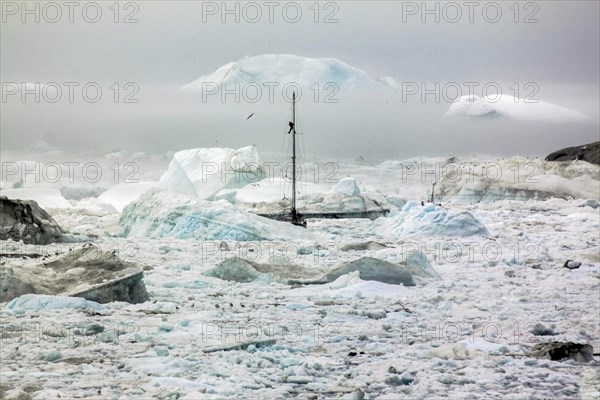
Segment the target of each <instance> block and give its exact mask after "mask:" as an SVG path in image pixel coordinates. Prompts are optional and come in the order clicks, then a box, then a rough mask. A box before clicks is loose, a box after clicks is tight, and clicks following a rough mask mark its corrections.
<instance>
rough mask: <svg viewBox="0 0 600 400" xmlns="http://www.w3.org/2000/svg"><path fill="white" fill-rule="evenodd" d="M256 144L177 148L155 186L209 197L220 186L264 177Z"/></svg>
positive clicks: (219, 189) (234, 184)
mask: <svg viewBox="0 0 600 400" xmlns="http://www.w3.org/2000/svg"><path fill="white" fill-rule="evenodd" d="M264 175H265V173H264V170H263V168H262V165H261V164H260V159H259V157H258V152H257V151H256V147H254V146H247V147H243V148H241V149H238V150H234V149H227V148H218V147H217V148H199V149H189V150H182V151H178V152H177V153H175V154H174V155H173V159H172V160H171V163H170V164H169V169H168V170H167V172H165V173H164V174H163V175H162V176H161V178H160V181H159V184H158V186H159V187H160V188H164V189H173V190H176V191H178V192H181V193H185V194H187V195H189V196H194V197H198V198H201V199H213V198H214V196H215V195H216V194H217V193H218V192H219V191H221V190H223V189H232V188H233V189H235V188H241V187H244V186H246V185H248V184H250V183H256V182H258V181H259V180H261V179H262V178H264Z"/></svg>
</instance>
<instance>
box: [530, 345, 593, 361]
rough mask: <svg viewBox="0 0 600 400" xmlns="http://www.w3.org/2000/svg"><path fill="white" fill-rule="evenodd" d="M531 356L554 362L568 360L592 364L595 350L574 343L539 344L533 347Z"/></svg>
mask: <svg viewBox="0 0 600 400" xmlns="http://www.w3.org/2000/svg"><path fill="white" fill-rule="evenodd" d="M531 355H532V356H534V357H536V358H542V359H546V360H553V361H560V360H564V359H565V358H568V359H572V360H575V361H577V362H590V361H592V360H593V359H594V349H593V348H592V346H590V345H589V344H581V343H573V342H550V343H538V344H536V345H534V346H533V348H532V350H531Z"/></svg>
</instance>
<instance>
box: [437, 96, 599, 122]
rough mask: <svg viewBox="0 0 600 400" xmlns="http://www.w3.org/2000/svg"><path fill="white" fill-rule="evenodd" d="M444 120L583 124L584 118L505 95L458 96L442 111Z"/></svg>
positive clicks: (546, 104) (540, 103)
mask: <svg viewBox="0 0 600 400" xmlns="http://www.w3.org/2000/svg"><path fill="white" fill-rule="evenodd" d="M446 116H448V117H456V116H460V117H473V118H481V117H502V118H510V119H515V120H522V121H552V122H566V121H586V120H590V117H588V116H587V115H585V114H583V113H581V112H579V111H577V110H573V109H570V108H567V107H563V106H559V105H557V104H553V103H548V102H545V101H536V100H534V99H519V98H515V97H513V96H510V95H507V94H501V95H494V96H485V97H479V96H476V95H471V96H469V95H466V96H461V97H459V98H458V99H457V100H456V101H455V102H454V103H452V104H451V105H450V107H449V108H448V111H447V112H446Z"/></svg>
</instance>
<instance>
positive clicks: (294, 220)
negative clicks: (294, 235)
mask: <svg viewBox="0 0 600 400" xmlns="http://www.w3.org/2000/svg"><path fill="white" fill-rule="evenodd" d="M297 222H298V213H297V211H296V92H293V94H292V223H297Z"/></svg>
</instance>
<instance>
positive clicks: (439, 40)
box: [0, 1, 600, 158]
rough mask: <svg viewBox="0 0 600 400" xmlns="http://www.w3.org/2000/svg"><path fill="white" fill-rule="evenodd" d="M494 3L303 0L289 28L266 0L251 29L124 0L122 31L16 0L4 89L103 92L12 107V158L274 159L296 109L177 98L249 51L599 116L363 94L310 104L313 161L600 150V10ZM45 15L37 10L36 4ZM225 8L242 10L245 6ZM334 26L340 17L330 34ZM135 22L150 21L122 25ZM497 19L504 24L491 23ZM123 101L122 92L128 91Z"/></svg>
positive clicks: (7, 7) (8, 141) (182, 6)
mask: <svg viewBox="0 0 600 400" xmlns="http://www.w3.org/2000/svg"><path fill="white" fill-rule="evenodd" d="M490 3H491V2H476V3H475V4H474V6H473V7H474V8H472V9H469V8H468V7H466V6H464V2H462V1H460V2H457V3H453V5H448V3H447V2H439V3H433V2H430V3H428V6H429V7H430V9H434V7H438V9H439V19H440V21H439V22H436V21H435V18H436V15H434V14H426V15H423V14H422V11H423V10H421V6H422V2H414V3H412V2H400V1H390V2H384V1H339V2H329V3H327V2H321V3H319V4H318V7H316V8H318V9H319V15H318V18H319V22H315V17H316V15H315V11H316V8H315V6H314V5H313V4H314V3H313V2H306V3H300V8H301V10H302V16H301V17H300V18H299V21H298V22H296V23H291V22H288V21H286V18H287V19H288V20H291V19H293V18H294V17H295V9H294V8H293V7H290V6H288V8H287V10H288V13H287V14H285V15H284V13H283V7H284V6H285V4H286V3H277V5H276V6H275V8H274V13H273V19H274V21H273V22H270V21H269V8H268V7H267V6H265V4H264V2H257V3H255V4H257V5H258V6H259V8H260V10H261V12H262V17H261V18H260V20H259V21H258V22H256V23H252V22H250V21H247V20H245V18H244V17H247V18H254V16H255V10H256V9H250V8H247V9H246V12H247V13H246V14H245V15H244V14H243V7H244V4H245V3H239V4H238V7H239V8H240V12H241V15H240V22H239V23H236V22H235V20H234V19H235V16H234V15H222V11H223V10H222V9H221V4H222V3H221V2H215V3H211V2H204V3H203V2H194V1H180V2H166V1H164V2H161V1H144V2H129V3H127V2H121V3H120V7H119V15H118V21H119V22H117V23H115V22H114V18H115V9H114V6H113V2H112V1H111V2H98V3H97V4H99V5H100V9H101V10H102V16H101V17H100V20H99V21H98V22H97V23H90V22H88V21H86V18H87V19H90V20H93V19H94V18H95V8H94V6H88V7H87V8H86V10H87V11H86V12H85V13H84V11H83V7H84V6H85V5H86V4H88V3H85V2H83V3H79V5H78V6H77V7H76V8H75V9H74V10H73V15H72V17H73V22H70V21H69V18H70V16H69V9H68V8H67V7H65V6H64V5H62V4H63V3H62V2H57V3H55V4H58V5H59V8H60V11H61V12H62V16H61V18H58V22H56V23H51V22H50V21H49V20H52V19H54V18H57V17H56V8H52V7H46V8H45V9H44V4H45V3H41V4H40V5H38V7H40V9H39V14H40V15H39V18H40V21H39V22H36V21H35V20H34V19H35V17H36V15H34V14H25V15H23V10H22V4H23V3H21V2H6V1H3V2H2V24H1V35H0V38H1V39H0V40H1V43H0V45H1V49H0V50H1V52H0V53H1V56H0V68H1V79H2V83H3V88H4V89H6V84H7V83H11V82H15V83H21V82H41V83H47V82H59V83H63V82H80V83H81V84H82V85H83V84H85V83H87V82H98V83H99V85H100V86H101V87H102V89H103V90H104V91H103V96H104V97H103V100H102V101H100V102H98V103H95V104H90V103H88V102H85V101H83V100H82V99H80V98H79V97H80V96H78V93H79V95H80V94H81V92H80V91H79V92H77V90H76V91H75V101H74V103H73V104H70V103H68V102H66V101H62V100H61V101H59V102H58V103H56V104H49V103H48V102H44V101H43V99H42V101H41V102H40V103H39V104H36V103H35V102H33V101H30V100H28V101H26V102H25V103H22V102H21V101H20V99H19V97H18V96H10V97H6V98H3V99H2V104H1V106H2V115H1V117H2V121H1V127H0V128H1V136H2V147H3V148H5V147H6V148H24V147H27V146H28V145H30V144H31V143H33V142H35V141H36V140H38V139H45V140H46V141H49V142H52V144H54V145H57V146H61V147H74V148H77V149H84V150H85V149H89V148H90V147H92V146H93V147H94V148H98V147H106V149H107V150H110V149H112V148H118V147H120V148H125V149H129V150H142V151H149V152H165V151H169V150H179V149H181V148H184V147H209V146H213V145H215V143H217V141H218V143H219V145H227V146H231V147H241V146H244V145H247V144H254V143H255V144H257V145H258V146H259V147H262V148H264V150H265V151H275V150H277V147H278V146H279V143H280V141H279V140H278V139H277V140H275V141H273V138H272V137H271V135H278V134H279V133H280V131H281V129H280V128H279V126H276V124H280V123H281V119H284V120H285V118H286V112H285V110H284V111H283V112H282V113H281V118H278V117H276V116H277V112H276V111H277V110H271V111H273V112H272V113H269V116H268V117H265V118H262V119H261V118H260V115H259V114H258V113H257V117H258V118H257V119H256V121H255V122H252V124H253V125H249V124H246V125H243V124H242V123H241V121H242V120H243V118H238V115H239V116H243V115H245V113H246V112H247V111H255V110H253V109H252V107H251V106H250V105H247V104H246V105H245V106H244V105H243V104H242V105H237V104H236V105H231V107H230V108H223V107H221V108H219V109H214V110H213V109H210V112H209V111H207V110H208V109H205V110H202V109H200V108H201V105H198V104H197V103H193V104H191V105H189V107H186V106H185V100H182V99H179V98H177V99H176V96H177V95H176V94H177V91H178V89H179V88H180V87H181V86H183V85H185V84H186V83H189V82H190V81H193V80H195V79H197V78H198V77H200V76H202V75H205V74H208V73H210V72H212V71H214V70H216V69H217V68H218V67H220V66H222V65H224V64H226V63H229V62H232V61H237V60H239V59H241V58H243V57H244V56H246V55H250V56H254V55H260V54H266V53H284V54H297V55H300V56H305V57H333V58H337V59H339V60H341V61H344V62H345V63H348V64H350V65H352V66H355V67H357V68H360V69H362V70H364V71H366V72H367V73H368V74H369V75H370V76H371V77H373V78H378V77H380V76H391V77H393V78H395V79H396V80H397V81H398V82H409V81H410V82H412V81H414V82H441V83H442V84H443V83H444V82H469V81H475V82H482V83H486V82H500V83H501V84H502V87H503V89H504V90H505V91H507V92H508V90H509V89H508V88H509V86H511V82H512V83H514V82H518V83H519V84H520V85H522V84H524V83H526V82H535V83H536V85H537V87H538V88H539V91H538V93H537V94H536V98H537V99H539V100H543V101H548V102H552V103H554V104H557V105H560V106H563V107H567V108H572V109H575V110H578V111H580V112H582V113H584V114H586V115H588V116H589V117H590V119H589V120H588V121H583V122H572V121H571V122H564V123H560V124H556V123H546V122H542V121H541V122H538V123H532V122H527V123H524V122H523V123H521V122H515V121H504V120H491V121H490V120H486V121H480V120H461V121H448V119H445V118H443V114H444V113H445V111H446V110H447V108H448V106H449V104H447V103H445V104H439V103H435V102H431V103H428V102H425V103H424V104H423V103H421V102H415V104H400V103H396V104H395V105H394V103H392V105H391V106H387V107H383V108H382V107H381V105H374V106H371V107H369V104H373V103H366V104H365V102H359V101H356V100H357V99H352V101H348V103H347V104H346V105H345V104H338V105H336V106H335V107H331V106H322V107H314V105H313V106H311V107H306V109H305V112H304V114H303V115H302V117H303V120H304V124H305V126H307V127H309V128H310V129H308V130H309V131H310V132H312V133H314V135H313V138H311V136H310V135H307V136H306V137H305V142H306V146H307V152H309V153H310V152H313V153H315V154H330V155H331V154H339V156H340V157H355V156H358V155H363V156H366V157H372V158H402V157H410V156H416V155H451V154H460V153H463V152H468V153H484V154H503V155H509V154H522V155H544V154H546V153H548V152H549V151H552V150H554V149H556V148H560V147H564V146H567V145H576V144H581V143H584V142H591V141H594V140H598V134H599V133H598V131H599V125H598V118H599V116H598V109H599V108H600V103H599V80H600V67H599V52H600V42H599V37H600V31H599V20H600V5H599V2H597V1H564V2H563V1H538V2H520V3H519V7H517V8H518V14H517V8H515V7H514V2H509V1H506V2H504V1H502V2H497V3H493V4H492V5H490ZM35 4H36V3H34V2H31V3H28V6H29V7H30V8H31V9H34V7H35ZM436 4H437V6H436ZM455 5H458V7H455ZM496 5H499V7H500V10H501V11H502V15H501V16H500V17H497V14H496V9H497V7H496ZM111 7H113V8H111ZM214 7H217V8H218V9H217V10H215V8H214ZM228 7H229V8H231V9H233V8H234V7H235V3H228ZM484 9H485V10H484ZM457 10H460V12H461V13H462V16H461V17H460V18H458V17H457V16H456V15H457V14H456V11H457ZM209 11H216V14H214V15H213V14H211V13H209ZM470 11H472V15H469V14H470ZM328 15H329V19H331V20H337V22H334V23H324V21H323V20H324V19H325V18H326V17H327V16H328ZM127 16H129V18H130V19H133V20H137V21H138V22H136V23H124V21H123V20H124V19H125V18H126V17H127ZM222 17H225V18H226V22H225V23H223V22H222V21H221V18H222ZM23 18H26V20H25V22H23V21H22V19H23ZM422 18H426V20H425V22H423V21H422ZM470 18H472V20H473V21H472V22H471V21H470ZM495 18H498V19H499V20H498V22H495V23H492V22H491V21H492V20H494V19H495ZM452 19H457V22H456V23H451V22H450V20H452ZM515 19H517V20H518V22H515ZM535 20H537V21H538V22H533V21H535ZM525 21H530V22H532V23H525ZM113 82H119V83H120V84H121V85H123V84H125V83H127V82H134V83H135V84H136V85H137V87H138V88H139V92H137V93H136V94H135V95H134V97H135V98H137V99H139V100H140V101H139V103H137V104H123V103H121V104H114V102H110V101H104V100H106V98H109V97H110V96H112V95H113V92H114V90H111V89H109V87H110V86H111V84H112V83H113ZM119 90H120V95H125V94H128V93H130V91H126V90H124V89H123V88H122V87H121V88H120V89H119ZM309 112H310V113H309ZM233 115H235V117H232V116H233ZM232 121H233V122H232ZM305 130H306V129H305ZM307 133H308V132H307ZM316 136H318V140H316ZM98 138H101V142H100V144H98ZM365 142H368V145H367V146H365V145H363V144H362V143H365ZM272 143H275V144H277V146H275V145H272Z"/></svg>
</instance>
